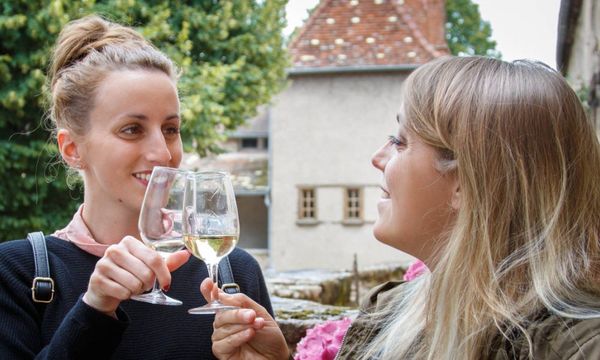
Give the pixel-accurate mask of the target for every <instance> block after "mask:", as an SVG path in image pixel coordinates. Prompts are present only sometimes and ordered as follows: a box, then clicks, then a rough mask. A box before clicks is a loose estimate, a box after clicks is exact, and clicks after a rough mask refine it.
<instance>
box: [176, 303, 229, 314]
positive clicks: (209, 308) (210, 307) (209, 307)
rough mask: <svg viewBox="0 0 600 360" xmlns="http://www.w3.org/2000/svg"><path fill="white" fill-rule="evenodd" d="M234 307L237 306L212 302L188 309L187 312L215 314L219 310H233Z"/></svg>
mask: <svg viewBox="0 0 600 360" xmlns="http://www.w3.org/2000/svg"><path fill="white" fill-rule="evenodd" d="M235 309H239V307H237V306H232V305H225V304H221V303H216V302H212V303H210V304H206V305H204V306H200V307H197V308H192V309H189V310H188V313H189V314H194V315H203V314H215V313H217V312H219V311H225V310H235Z"/></svg>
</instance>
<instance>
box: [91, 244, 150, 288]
mask: <svg viewBox="0 0 600 360" xmlns="http://www.w3.org/2000/svg"><path fill="white" fill-rule="evenodd" d="M96 269H97V270H98V271H99V272H101V273H103V274H105V276H107V277H109V278H111V279H113V280H115V281H116V282H119V283H122V284H123V285H125V286H126V287H129V286H127V284H128V283H129V282H130V280H129V278H130V277H135V278H137V279H138V280H139V281H140V282H142V283H143V288H144V289H148V288H150V287H152V283H153V282H154V272H153V271H152V269H150V268H148V266H147V265H146V263H145V262H144V261H143V260H142V259H139V258H138V257H136V256H134V255H133V254H131V253H130V252H128V251H127V250H126V249H124V248H122V247H121V248H119V247H112V246H111V247H109V248H108V249H107V250H106V253H105V254H104V257H103V258H102V259H100V260H99V261H98V264H97V265H96ZM128 275H129V276H128ZM130 288H131V289H132V290H133V287H130Z"/></svg>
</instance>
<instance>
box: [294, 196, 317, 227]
mask: <svg viewBox="0 0 600 360" xmlns="http://www.w3.org/2000/svg"><path fill="white" fill-rule="evenodd" d="M316 194H317V193H316V190H315V188H300V189H298V195H299V196H298V220H308V221H311V220H312V221H314V220H317V197H316Z"/></svg>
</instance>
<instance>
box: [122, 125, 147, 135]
mask: <svg viewBox="0 0 600 360" xmlns="http://www.w3.org/2000/svg"><path fill="white" fill-rule="evenodd" d="M120 133H121V134H124V135H127V136H131V135H137V134H141V133H142V127H141V126H139V125H137V124H132V125H127V126H124V127H123V128H121V130H120Z"/></svg>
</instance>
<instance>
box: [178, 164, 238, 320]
mask: <svg viewBox="0 0 600 360" xmlns="http://www.w3.org/2000/svg"><path fill="white" fill-rule="evenodd" d="M183 202H184V207H183V242H184V244H185V246H186V247H187V248H188V250H189V251H190V252H191V253H192V254H193V255H194V256H196V257H197V258H199V259H200V260H202V261H204V263H205V264H206V266H207V267H208V275H209V277H210V278H211V279H212V281H213V283H215V284H218V282H217V281H218V269H219V261H221V259H222V258H223V257H225V256H227V255H228V254H229V253H230V252H231V251H232V250H233V249H234V248H235V245H236V244H237V241H238V237H239V235H240V226H239V220H238V211H237V205H236V202H235V194H234V192H233V185H232V184H231V180H230V178H229V175H228V174H227V173H225V172H219V171H207V172H197V173H193V174H188V176H187V180H186V188H185V196H184V200H183ZM236 308H237V307H236V306H229V305H225V304H223V303H221V302H219V300H218V298H217V299H213V300H212V301H211V302H209V303H208V304H206V305H204V306H201V307H197V308H193V309H189V310H188V313H190V314H214V313H215V312H217V311H218V310H229V309H236Z"/></svg>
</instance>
